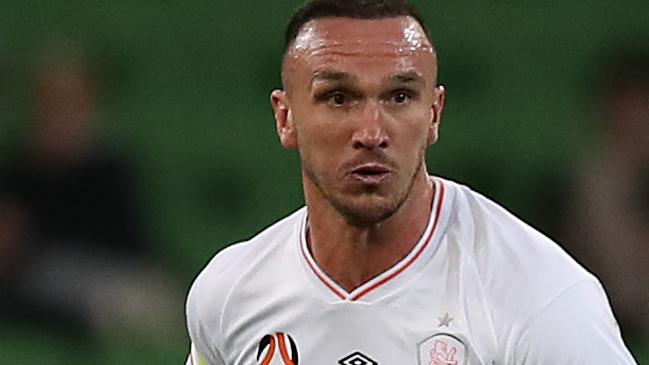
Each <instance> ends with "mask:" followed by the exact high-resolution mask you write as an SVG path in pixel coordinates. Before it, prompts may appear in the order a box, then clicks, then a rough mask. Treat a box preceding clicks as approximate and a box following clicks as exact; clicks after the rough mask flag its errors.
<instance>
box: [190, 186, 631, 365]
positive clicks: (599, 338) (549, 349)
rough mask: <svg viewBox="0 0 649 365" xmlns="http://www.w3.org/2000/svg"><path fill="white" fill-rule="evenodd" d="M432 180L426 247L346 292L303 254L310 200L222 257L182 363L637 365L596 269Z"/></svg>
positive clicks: (204, 290) (207, 277)
mask: <svg viewBox="0 0 649 365" xmlns="http://www.w3.org/2000/svg"><path fill="white" fill-rule="evenodd" d="M433 179H434V181H435V187H436V189H435V197H434V201H433V204H432V210H431V213H430V219H429V222H428V226H427V228H426V230H425V232H424V234H423V235H422V237H421V239H420V240H419V242H418V243H417V244H416V246H415V247H414V248H413V249H412V251H411V252H410V253H409V254H408V256H407V257H405V258H404V259H403V260H402V261H400V262H399V263H397V264H396V265H394V266H393V267H392V268H390V269H389V270H387V271H386V272H384V273H383V274H381V275H379V276H377V277H375V278H374V279H372V280H370V281H368V282H367V283H365V284H363V285H362V286H360V287H359V288H357V289H355V290H353V291H352V292H347V291H346V290H345V289H343V288H341V287H340V286H339V285H337V284H336V283H335V282H334V281H333V280H331V279H330V278H329V277H328V276H327V274H326V273H324V272H323V271H322V270H321V269H320V268H319V267H318V265H317V263H316V262H315V261H314V259H313V257H312V256H311V254H310V253H309V250H308V248H307V245H306V233H305V230H306V222H307V211H306V209H305V208H303V209H300V210H298V211H297V212H295V213H293V214H292V215H291V216H289V217H287V218H285V219H283V220H282V221H280V222H278V223H276V224H274V225H273V226H271V227H269V228H268V229H266V230H264V231H263V232H261V233H260V234H259V235H257V236H256V237H254V238H252V239H251V240H249V241H246V242H243V243H239V244H236V245H233V246H230V247H228V248H226V249H224V250H223V251H222V252H220V253H219V254H217V255H216V256H215V257H214V259H212V261H211V262H210V263H209V264H208V265H207V267H206V268H205V269H204V270H203V271H202V273H201V274H200V275H199V276H198V278H197V279H196V281H195V282H194V284H193V286H192V289H191V291H190V293H189V297H188V300H187V322H188V327H189V334H190V337H191V341H192V345H191V354H190V357H189V359H188V360H187V363H188V364H192V363H193V364H194V365H199V364H211V365H222V364H227V365H250V364H263V365H279V364H284V365H300V364H303V365H338V364H340V365H378V364H380V365H402V364H403V365H405V364H411V365H415V364H417V365H478V364H480V365H493V364H498V365H501V364H548V365H549V364H552V365H563V364H575V365H576V364H580V365H583V364H590V365H596V364H606V365H611V364H635V361H634V360H633V358H632V356H631V355H630V353H629V351H628V350H627V349H626V347H625V345H624V343H623V341H622V338H621V336H620V332H619V329H618V327H617V324H616V321H615V319H614V317H613V315H612V313H611V309H610V307H609V304H608V301H607V298H606V295H605V294H604V291H603V289H602V287H601V285H600V284H599V282H598V281H597V279H596V278H595V277H593V276H592V275H591V274H589V273H588V272H586V271H585V270H584V269H583V268H582V267H580V266H579V265H578V264H577V263H576V262H575V261H574V260H572V259H571V258H570V257H569V256H568V255H567V254H566V253H565V252H564V251H563V250H562V249H561V248H559V246H557V245H556V244H555V243H554V242H552V241H551V240H550V239H548V238H546V237H545V236H543V235H542V234H540V233H539V232H537V231H536V230H534V229H532V228H531V227H529V226H528V225H526V224H525V223H523V222H522V221H520V220H519V219H517V218H515V217H514V216H512V215H511V214H510V213H508V212H507V211H505V210H504V209H502V208H501V207H499V206H498V205H496V204H494V203H493V202H491V201H490V200H488V199H486V198H485V197H483V196H481V195H479V194H477V193H475V192H473V191H471V190H470V189H469V188H467V187H465V186H462V185H459V184H456V183H453V182H450V181H448V180H444V179H441V178H433Z"/></svg>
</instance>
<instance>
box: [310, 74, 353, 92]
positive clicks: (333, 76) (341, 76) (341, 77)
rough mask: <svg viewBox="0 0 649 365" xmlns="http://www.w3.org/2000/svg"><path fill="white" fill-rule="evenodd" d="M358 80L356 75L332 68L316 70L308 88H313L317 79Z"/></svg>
mask: <svg viewBox="0 0 649 365" xmlns="http://www.w3.org/2000/svg"><path fill="white" fill-rule="evenodd" d="M355 80H358V78H357V77H356V76H353V75H351V74H348V73H347V72H342V71H334V70H324V71H318V72H316V73H315V74H314V75H313V77H312V78H311V83H310V84H309V87H310V88H313V84H314V83H316V82H318V81H342V82H349V81H355Z"/></svg>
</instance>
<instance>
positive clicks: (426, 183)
mask: <svg viewBox="0 0 649 365" xmlns="http://www.w3.org/2000/svg"><path fill="white" fill-rule="evenodd" d="M311 188H312V186H311ZM316 190H317V189H316ZM305 193H306V198H307V199H306V200H307V209H308V213H309V227H308V229H309V230H308V235H307V239H308V243H309V248H310V250H311V254H312V256H313V258H314V259H315V261H316V262H317V263H318V266H319V267H320V268H321V269H322V270H323V271H324V272H325V273H326V274H327V275H328V276H329V277H330V278H331V279H333V280H334V281H335V282H336V283H337V284H338V285H340V286H341V287H342V288H344V289H345V290H347V291H348V292H351V291H353V290H354V289H356V288H358V287H359V286H361V285H362V284H364V283H365V282H367V281H369V280H370V279H372V278H374V277H376V276H378V275H379V274H381V273H383V272H385V271H386V270H388V269H389V268H390V267H392V266H394V265H395V264H396V263H397V262H399V261H400V260H402V259H403V258H405V257H406V256H407V255H408V253H409V252H410V251H411V250H412V249H413V248H414V246H415V245H416V244H417V242H418V241H419V239H420V237H421V236H422V235H423V233H424V231H425V229H426V226H427V224H428V220H429V216H430V211H431V204H432V199H433V195H434V185H433V183H432V182H431V181H430V179H429V178H428V174H427V172H426V171H425V169H422V171H421V172H420V173H419V174H418V175H417V177H416V180H415V182H414V184H413V186H412V189H411V191H410V194H409V195H408V197H407V198H406V200H405V202H404V203H403V204H402V205H401V207H400V208H399V209H397V211H396V212H395V213H394V214H393V215H392V216H390V217H389V218H387V219H385V220H383V221H381V222H377V223H375V224H371V225H368V226H364V227H358V226H355V225H351V224H349V223H348V222H347V220H346V219H345V217H344V216H343V215H341V214H340V213H339V212H338V211H336V210H335V208H333V207H332V206H331V204H329V203H328V202H327V201H326V200H325V199H324V198H323V197H321V196H318V194H317V193H315V192H313V189H309V187H308V185H307V184H306V183H305ZM309 193H311V194H309Z"/></svg>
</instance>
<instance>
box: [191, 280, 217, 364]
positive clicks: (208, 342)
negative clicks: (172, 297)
mask: <svg viewBox="0 0 649 365" xmlns="http://www.w3.org/2000/svg"><path fill="white" fill-rule="evenodd" d="M205 282H206V280H205V276H202V277H201V276H199V278H198V279H197V280H196V281H195V282H194V285H192V288H191V289H190V291H189V295H188V296H187V305H186V308H185V309H186V315H187V332H188V333H189V338H190V340H191V348H190V353H189V357H188V358H187V364H189V365H225V361H223V357H222V356H221V350H220V349H219V347H220V342H221V341H220V338H219V335H220V333H219V327H220V326H219V317H220V306H219V304H220V303H219V302H218V301H213V300H210V297H211V295H210V292H212V290H211V289H212V288H209V287H206V286H205ZM216 297H218V295H217V296H216Z"/></svg>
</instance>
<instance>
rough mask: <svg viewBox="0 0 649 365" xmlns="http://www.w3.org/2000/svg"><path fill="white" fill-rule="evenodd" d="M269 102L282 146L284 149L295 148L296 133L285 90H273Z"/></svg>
mask: <svg viewBox="0 0 649 365" xmlns="http://www.w3.org/2000/svg"><path fill="white" fill-rule="evenodd" d="M270 103H271V105H272V106H273V114H274V115H275V128H276V130H277V136H278V137H279V141H280V143H281V144H282V147H284V148H286V149H293V148H297V133H296V131H295V124H294V123H293V111H292V110H291V107H290V105H289V102H288V96H287V94H286V91H284V90H273V92H272V93H271V94H270Z"/></svg>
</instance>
